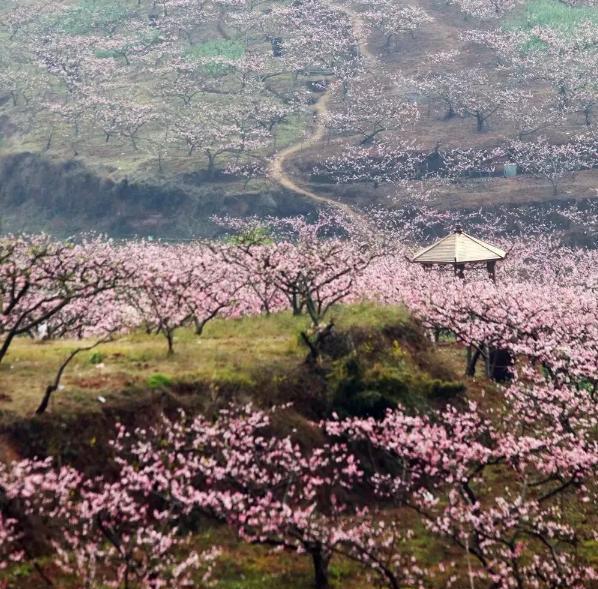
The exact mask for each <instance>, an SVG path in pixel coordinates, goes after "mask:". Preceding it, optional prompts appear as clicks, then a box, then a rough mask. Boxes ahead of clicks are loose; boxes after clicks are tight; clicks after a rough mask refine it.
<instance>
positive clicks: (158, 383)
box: [146, 372, 172, 389]
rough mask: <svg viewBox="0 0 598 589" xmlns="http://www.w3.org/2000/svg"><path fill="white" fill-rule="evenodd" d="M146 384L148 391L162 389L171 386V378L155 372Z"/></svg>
mask: <svg viewBox="0 0 598 589" xmlns="http://www.w3.org/2000/svg"><path fill="white" fill-rule="evenodd" d="M146 382H147V386H148V387H149V388H150V389H163V388H166V387H169V386H170V385H172V378H170V376H167V375H166V374H162V373H161V372H156V373H155V374H152V375H150V376H149V377H148V379H147V381H146Z"/></svg>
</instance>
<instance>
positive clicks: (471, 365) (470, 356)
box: [465, 346, 482, 376]
mask: <svg viewBox="0 0 598 589" xmlns="http://www.w3.org/2000/svg"><path fill="white" fill-rule="evenodd" d="M481 355H482V350H481V349H480V348H478V347H477V346H469V347H468V348H467V368H466V369H465V374H466V375H467V376H475V367H476V364H477V363H478V360H479V359H480V356H481Z"/></svg>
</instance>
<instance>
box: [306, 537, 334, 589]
mask: <svg viewBox="0 0 598 589" xmlns="http://www.w3.org/2000/svg"><path fill="white" fill-rule="evenodd" d="M310 553H311V558H312V562H313V565H314V587H315V589H328V587H329V586H330V585H329V583H328V565H329V564H330V556H327V555H325V554H324V551H323V550H322V547H321V546H317V547H315V548H313V549H312V550H311V551H310Z"/></svg>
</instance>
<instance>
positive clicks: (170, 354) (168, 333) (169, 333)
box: [164, 329, 174, 356]
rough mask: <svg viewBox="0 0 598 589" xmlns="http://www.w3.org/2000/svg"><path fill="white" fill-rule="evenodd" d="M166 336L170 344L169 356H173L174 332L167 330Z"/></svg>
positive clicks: (165, 331)
mask: <svg viewBox="0 0 598 589" xmlns="http://www.w3.org/2000/svg"><path fill="white" fill-rule="evenodd" d="M164 336H165V337H166V341H167V342H168V355H169V356H172V355H173V354H174V334H173V333H172V330H170V329H165V330H164Z"/></svg>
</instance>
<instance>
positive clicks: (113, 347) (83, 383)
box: [0, 304, 406, 415]
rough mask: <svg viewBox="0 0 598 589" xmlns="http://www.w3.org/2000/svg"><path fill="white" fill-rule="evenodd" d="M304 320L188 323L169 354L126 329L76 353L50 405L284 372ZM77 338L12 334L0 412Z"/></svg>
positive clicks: (157, 341)
mask: <svg viewBox="0 0 598 589" xmlns="http://www.w3.org/2000/svg"><path fill="white" fill-rule="evenodd" d="M331 317H333V318H334V319H335V321H336V323H337V325H338V327H339V328H340V329H347V328H350V327H353V326H362V327H364V328H367V327H370V328H380V327H382V326H384V325H386V324H389V323H393V322H394V323H396V322H397V321H400V320H404V319H406V314H405V312H404V311H403V310H401V309H399V308H396V307H382V306H376V305H371V304H356V305H350V306H338V307H336V308H334V309H333V310H332V311H331ZM308 324H309V322H308V319H307V317H305V316H302V317H293V315H292V314H291V313H290V312H284V313H278V314H275V315H271V316H269V317H266V316H260V317H244V318H239V319H216V320H214V321H212V322H211V323H208V325H207V326H206V329H205V331H204V333H203V335H202V336H201V337H198V336H197V335H195V333H194V332H193V330H191V329H180V330H178V331H177V332H176V335H175V344H174V348H175V353H174V355H173V356H171V357H169V356H168V355H167V346H166V340H165V338H164V337H162V336H160V335H147V334H146V333H143V332H135V333H132V334H129V335H126V336H124V337H122V338H119V339H117V340H116V341H114V342H111V343H108V344H104V345H102V346H101V347H100V348H99V349H98V350H94V352H92V353H89V354H81V355H80V356H79V357H77V358H76V360H75V361H74V362H73V363H72V364H71V365H70V366H69V367H68V369H67V371H66V373H65V376H64V378H63V381H62V382H63V387H64V388H63V389H61V390H60V391H58V393H57V394H56V396H55V399H54V401H53V405H52V407H51V411H61V410H80V409H84V410H94V409H99V404H98V401H97V397H98V396H100V395H101V396H105V397H107V398H110V397H113V396H114V397H118V396H121V395H122V394H124V393H126V394H136V391H140V390H147V389H148V388H149V389H156V390H158V389H160V388H161V389H163V388H165V387H169V386H179V385H180V386H184V385H186V384H194V383H204V384H205V383H207V384H209V385H214V386H225V387H233V388H238V389H239V390H244V389H247V388H250V387H252V386H255V385H256V384H257V383H259V382H262V381H263V379H264V378H265V376H264V375H265V374H272V375H276V374H278V375H285V374H286V373H287V372H288V371H289V370H292V369H294V368H295V367H297V366H298V365H300V364H301V362H302V361H303V358H304V357H305V354H306V350H305V348H304V347H303V344H302V343H301V341H300V336H299V333H300V331H301V330H302V329H305V328H306V327H307V326H308ZM78 345H80V342H75V341H63V340H61V341H55V342H37V341H33V340H30V339H28V338H20V339H18V340H17V341H16V342H15V343H14V344H13V346H12V347H11V350H10V352H9V354H8V356H7V357H6V358H5V360H4V362H3V363H2V364H1V365H0V391H1V394H0V413H1V412H3V411H4V412H9V413H11V414H17V415H30V414H31V413H32V412H33V410H34V409H35V407H36V405H37V403H38V402H39V400H40V398H41V393H42V391H43V390H44V388H45V386H46V384H47V383H48V381H49V380H50V378H51V377H52V376H53V374H54V373H55V371H56V369H57V367H58V366H59V364H60V362H61V361H62V359H64V357H65V356H66V355H67V354H68V353H69V351H70V350H72V349H73V348H74V347H77V346H78ZM98 354H99V355H98ZM272 378H274V376H272ZM158 381H160V382H158ZM127 391H129V392H128V393H127Z"/></svg>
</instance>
